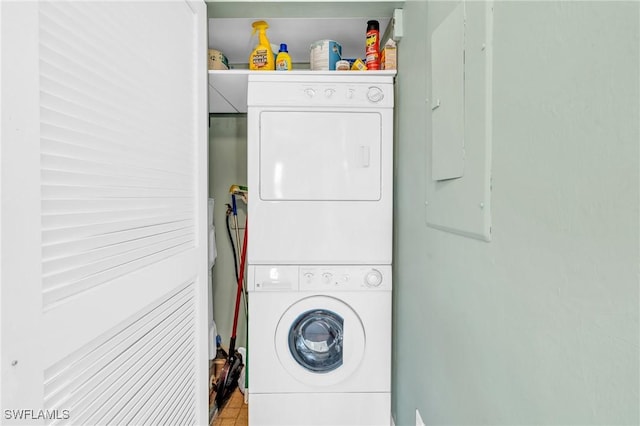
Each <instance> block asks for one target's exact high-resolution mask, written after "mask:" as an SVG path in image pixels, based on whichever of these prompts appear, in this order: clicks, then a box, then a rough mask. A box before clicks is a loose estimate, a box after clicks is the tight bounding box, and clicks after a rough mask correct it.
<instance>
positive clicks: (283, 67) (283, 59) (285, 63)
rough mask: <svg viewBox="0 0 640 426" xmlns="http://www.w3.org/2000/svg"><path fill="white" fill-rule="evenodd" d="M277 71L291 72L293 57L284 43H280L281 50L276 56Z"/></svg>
mask: <svg viewBox="0 0 640 426" xmlns="http://www.w3.org/2000/svg"><path fill="white" fill-rule="evenodd" d="M276 71H291V56H289V52H288V51H287V45H286V44H284V43H280V50H279V51H278V56H276Z"/></svg>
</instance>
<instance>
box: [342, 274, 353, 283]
mask: <svg viewBox="0 0 640 426" xmlns="http://www.w3.org/2000/svg"><path fill="white" fill-rule="evenodd" d="M349 278H351V277H350V276H349V274H344V275H343V276H342V281H344V282H348V281H349Z"/></svg>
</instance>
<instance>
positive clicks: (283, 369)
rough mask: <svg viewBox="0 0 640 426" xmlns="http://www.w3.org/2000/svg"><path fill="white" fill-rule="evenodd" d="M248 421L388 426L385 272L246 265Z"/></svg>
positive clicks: (388, 279)
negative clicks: (247, 274)
mask: <svg viewBox="0 0 640 426" xmlns="http://www.w3.org/2000/svg"><path fill="white" fill-rule="evenodd" d="M248 272H249V277H248V283H249V284H248V286H249V290H250V292H251V293H250V297H249V336H250V344H249V348H250V350H249V362H248V365H249V379H250V392H249V421H250V424H254V425H260V426H262V425H280V426H284V425H292V426H293V425H296V426H304V425H339V424H348V425H367V426H371V425H385V426H388V425H389V422H390V418H391V406H390V405H391V266H390V265H349V266H335V265H332V266H319V265H316V266H314V265H306V266H297V265H294V266H292V265H285V266H283V265H275V266H268V265H258V266H249V271H248Z"/></svg>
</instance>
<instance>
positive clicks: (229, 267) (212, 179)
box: [208, 2, 402, 424]
mask: <svg viewBox="0 0 640 426" xmlns="http://www.w3.org/2000/svg"><path fill="white" fill-rule="evenodd" d="M401 6H402V2H328V3H324V2H264V3H243V2H210V3H208V9H209V48H210V49H216V50H218V51H220V52H222V53H223V54H224V55H225V56H226V57H227V58H228V63H229V66H230V68H232V69H230V70H210V71H209V112H210V117H209V125H210V128H209V195H210V197H211V198H212V199H213V205H214V209H213V221H214V225H215V245H216V253H217V257H216V259H215V265H214V266H213V268H212V269H211V272H212V276H211V288H212V301H213V304H212V306H211V311H212V312H211V313H212V315H213V320H214V322H215V331H214V332H210V338H211V337H212V336H213V335H214V334H217V335H219V336H220V338H219V341H220V342H221V344H222V347H223V348H224V349H227V348H228V346H229V341H230V338H231V333H232V322H233V319H234V302H235V299H236V290H237V286H236V280H237V274H236V272H235V271H234V269H236V268H238V267H239V265H240V263H241V250H239V249H238V243H237V242H236V241H238V240H240V242H242V241H243V240H244V230H245V221H247V214H248V213H249V214H248V217H249V219H248V223H249V227H250V230H249V232H248V235H249V238H248V248H247V250H248V255H247V259H246V263H247V264H248V267H247V270H246V273H247V276H246V287H248V288H249V290H250V291H249V294H248V300H249V303H254V305H255V304H257V303H265V304H268V306H269V311H275V312H269V313H268V314H266V313H265V314H263V313H262V311H263V309H262V308H260V307H258V308H253V309H254V310H255V309H257V310H258V311H256V312H254V311H252V308H249V313H251V314H252V315H255V316H256V319H255V321H254V322H252V318H251V315H249V324H254V325H253V326H251V325H250V331H249V335H250V336H251V337H249V338H248V339H249V348H248V351H249V352H250V354H249V366H248V368H247V375H248V376H249V378H248V380H246V384H247V385H248V388H249V391H248V392H249V398H248V400H249V402H250V404H249V410H250V418H251V417H253V421H256V422H257V423H256V424H262V423H263V422H264V421H265V420H264V419H263V416H267V417H269V416H272V417H273V416H277V414H278V407H279V406H281V405H282V404H287V405H292V404H293V405H299V404H302V405H305V406H306V405H308V401H310V400H309V398H308V397H306V399H305V397H304V396H302V397H299V398H298V399H291V398H289V399H286V400H283V399H282V398H276V399H275V400H270V399H267V400H265V402H264V403H262V405H265V406H269V405H270V406H272V408H271V409H269V408H266V409H263V410H262V411H260V412H257V413H256V412H253V413H252V412H251V410H252V404H251V396H252V391H253V387H254V386H252V385H256V386H255V389H258V390H260V386H261V385H260V383H261V381H264V382H267V383H268V382H270V381H271V382H278V381H281V382H286V379H287V377H286V376H287V375H288V374H287V372H286V369H287V368H291V369H292V370H295V369H296V368H298V367H299V366H293V365H292V366H290V367H287V366H284V367H281V368H283V370H278V366H277V365H275V364H278V365H279V364H280V363H281V362H283V361H282V360H283V359H284V358H288V357H291V356H290V354H289V353H282V354H276V353H275V352H274V355H273V359H271V358H269V355H267V354H262V353H259V352H258V351H260V344H261V343H260V342H261V341H262V340H264V341H265V342H269V341H273V340H274V339H276V337H275V336H274V335H273V334H274V333H275V334H277V333H278V331H277V330H276V331H275V332H274V330H271V329H268V328H264V329H263V328H262V327H261V325H264V324H266V323H270V322H271V323H276V324H277V323H278V321H279V320H280V317H283V318H285V317H286V316H287V315H289V316H291V315H293V317H292V318H291V321H293V320H295V319H296V317H298V316H299V314H300V312H297V313H287V312H285V311H286V310H287V309H286V308H287V306H288V304H290V305H295V303H296V301H297V300H298V299H297V296H293V300H291V301H285V299H286V298H287V297H292V296H291V295H289V296H287V295H286V294H279V293H278V292H277V291H269V290H268V289H267V291H264V293H263V294H264V296H263V294H262V293H258V292H256V293H252V292H251V291H256V290H257V289H256V285H257V286H258V287H260V286H263V287H265V288H266V287H267V286H268V285H273V286H275V287H278V286H281V287H282V286H284V289H286V287H287V285H291V283H293V282H295V284H293V285H294V287H295V288H296V290H297V289H298V284H297V282H298V281H300V280H302V281H304V282H305V283H306V285H311V286H312V287H313V286H314V285H315V286H320V287H322V286H326V285H333V286H336V287H337V286H338V285H342V286H343V287H344V286H345V285H346V286H347V288H344V289H342V291H344V292H345V293H343V294H345V295H346V294H347V293H349V292H351V293H353V292H354V289H355V288H360V287H366V286H367V285H369V284H366V283H370V286H371V287H372V288H375V289H376V290H377V291H375V292H373V293H375V294H372V295H369V294H367V295H365V297H366V298H367V303H369V304H373V305H374V306H377V305H376V303H378V302H376V297H378V298H381V299H380V300H381V302H379V303H378V305H380V306H377V307H376V309H375V311H373V308H368V307H367V306H366V304H365V305H363V307H362V311H364V310H369V311H371V312H369V313H367V312H355V315H354V311H353V310H354V309H356V310H357V308H355V307H354V306H359V305H360V304H362V303H364V302H362V301H360V300H359V298H356V299H358V300H357V301H355V302H353V301H352V302H347V304H346V305H345V306H344V307H342V306H335V307H334V308H335V310H337V311H338V312H340V310H341V309H343V310H344V309H345V308H346V312H344V313H342V316H340V315H339V317H340V318H339V319H337V321H338V322H340V321H347V322H351V321H353V322H354V323H360V322H362V321H365V320H366V321H375V325H374V324H368V325H366V327H367V328H369V327H371V328H372V329H373V327H375V328H377V329H379V330H378V331H379V332H380V333H382V334H381V335H380V337H379V338H377V337H374V336H375V334H376V332H372V331H371V330H369V329H367V333H368V336H367V338H368V339H369V341H368V343H367V344H365V337H364V334H365V333H364V332H360V331H354V330H352V329H350V327H352V325H351V324H349V325H345V329H346V331H345V332H344V333H345V335H346V337H345V340H346V341H345V343H344V345H345V349H344V350H346V351H347V353H346V354H345V356H348V358H347V359H346V360H345V361H344V363H345V364H344V365H342V363H343V360H342V358H341V357H342V354H340V353H339V354H338V355H337V358H336V360H335V365H334V366H333V367H329V370H327V371H331V369H337V371H341V370H345V371H346V370H352V371H351V372H348V371H347V372H340V373H335V372H334V373H333V374H334V375H335V374H340V375H343V376H344V377H349V376H350V375H352V376H353V375H354V374H353V371H354V370H356V369H359V370H361V371H360V373H359V374H360V375H364V374H366V375H371V376H374V377H375V376H376V374H375V371H376V370H378V371H379V369H380V368H382V369H383V371H382V372H381V374H380V375H379V376H380V377H381V379H380V380H377V381H376V380H375V379H371V378H369V379H367V380H365V382H366V383H363V379H362V378H356V379H353V378H352V379H350V380H351V381H352V382H354V383H355V382H359V383H360V384H351V385H349V384H348V383H349V380H345V378H344V377H342V378H340V377H338V378H331V374H324V372H323V371H322V368H323V367H322V366H312V367H311V368H312V369H313V368H316V367H317V368H318V370H317V371H316V372H315V373H309V374H310V375H309V377H308V378H307V380H309V381H310V384H308V386H307V389H302V390H301V391H300V394H301V395H305V394H307V395H308V394H309V393H310V392H311V393H313V392H314V387H315V391H317V390H318V389H324V390H322V392H319V393H318V394H317V395H316V401H317V402H318V403H321V402H322V401H323V398H324V400H325V402H326V403H328V404H333V405H336V398H338V399H342V400H343V401H344V402H343V408H344V409H345V410H344V416H346V415H347V414H348V412H349V411H350V410H349V407H357V406H358V404H360V402H359V401H358V400H357V398H358V397H356V400H355V401H353V402H352V403H351V402H348V401H347V400H348V398H346V399H345V396H347V397H348V396H349V395H350V394H354V392H356V394H357V391H358V390H360V391H362V393H363V395H364V392H367V395H366V397H367V399H368V400H369V403H368V404H369V405H368V407H369V408H367V407H363V408H364V410H363V411H375V410H373V407H374V406H379V407H384V408H383V411H382V412H383V413H385V414H384V418H385V420H386V422H388V421H389V418H390V412H389V404H390V400H389V398H390V396H389V390H390V370H389V365H390V345H391V331H390V330H391V243H392V187H393V184H392V157H393V98H394V79H395V76H396V73H397V71H396V70H379V71H366V72H362V71H348V72H336V71H334V70H330V71H312V70H310V69H309V68H310V64H309V62H310V46H311V44H312V43H313V42H315V41H317V40H324V39H331V40H335V41H337V42H338V43H340V44H341V47H342V52H341V53H342V58H362V59H363V60H364V59H365V42H366V30H367V22H368V21H370V20H377V21H378V22H379V25H380V29H379V32H380V34H379V37H382V36H383V35H384V33H385V32H387V38H391V37H393V34H391V33H392V32H393V30H394V25H393V22H394V14H395V15H396V22H397V21H398V20H399V19H400V18H399V13H401ZM258 19H263V20H265V21H266V22H267V23H268V25H269V28H268V30H267V36H268V38H269V41H270V42H271V45H272V46H279V45H280V44H281V43H285V44H287V46H288V50H289V54H290V55H291V59H292V63H293V71H291V72H264V73H263V72H260V71H251V72H249V71H248V70H247V69H246V68H247V62H248V57H249V54H250V52H251V50H252V49H253V47H254V45H255V44H256V42H257V40H258V39H257V37H255V36H254V37H251V24H252V22H254V21H256V20H258ZM399 24H400V22H398V25H399ZM387 30H388V31H387ZM398 31H400V28H399V27H398V28H397V29H396V32H398ZM396 36H397V34H396ZM396 39H399V38H398V37H396ZM274 53H275V52H274ZM336 78H337V79H336ZM251 79H254V80H258V81H251V82H250V80H251ZM261 80H262V81H261ZM247 93H248V96H247ZM297 96H300V98H299V100H296V99H297V98H296V97H297ZM247 97H248V99H249V105H247ZM336 105H337V106H336ZM251 108H253V111H251ZM252 120H253V121H252ZM383 123H384V125H383ZM252 132H253V133H252ZM287 135H290V137H288V136H287ZM269 138H272V139H274V140H275V139H277V140H278V143H277V144H274V143H272V142H271V139H269ZM281 139H285V140H281ZM270 147H271V148H270ZM247 164H249V165H250V166H249V168H248V166H247ZM279 179H280V180H279ZM232 186H233V188H235V189H236V190H237V189H238V188H242V189H243V191H244V187H247V188H246V194H248V195H246V196H245V192H241V193H239V192H236V194H235V196H233V197H232V194H231V193H232V192H233V188H232ZM232 198H235V205H236V208H235V209H234V208H233V206H232V204H234V200H233V199H232ZM247 199H248V205H247V202H245V201H247ZM376 218H377V219H376ZM236 224H237V225H236ZM236 228H238V229H236ZM352 241H358V243H352ZM353 244H355V245H353ZM240 245H242V244H240ZM234 246H235V247H234ZM329 246H331V249H330V250H327V247H329ZM234 250H235V252H236V253H235V255H234ZM234 257H235V259H234ZM287 280H289V281H290V282H289V283H288V284H287ZM379 281H382V282H383V284H380V282H379ZM361 284H362V285H361ZM302 285H303V286H304V285H305V284H304V283H303V284H302ZM387 285H388V287H386V286H387ZM348 286H353V288H349V287H348ZM385 287H386V290H384V291H380V290H381V289H383V288H385ZM320 290H321V289H320V288H315V287H314V288H311V289H309V290H308V292H307V293H304V294H306V295H310V294H312V293H313V291H315V293H318V292H320ZM324 290H326V289H324ZM325 293H326V291H325ZM354 294H355V293H354ZM380 294H384V296H380ZM325 296H326V294H325ZM252 297H253V298H254V299H252ZM262 297H265V298H266V299H268V300H265V301H264V302H258V300H262V299H259V298H262ZM305 297H306V296H305ZM323 297H324V296H323ZM329 298H330V299H331V300H329V302H330V304H335V303H338V305H340V304H344V302H339V301H337V299H334V298H333V297H331V296H329ZM244 299H245V298H244V294H243V301H242V302H241V303H240V304H239V306H240V308H239V311H240V312H239V315H238V318H239V319H238V325H237V339H236V343H235V345H236V347H243V348H246V346H247V316H246V311H245V308H246V306H247V303H245V301H244ZM347 300H348V299H347ZM277 305H282V306H283V307H282V308H281V309H282V311H281V312H278V311H277V309H278V308H275V306H277ZM347 305H349V306H347ZM266 308H267V306H266V305H265V309H266ZM317 308H318V306H314V305H313V303H311V304H310V305H309V310H314V309H317ZM303 311H304V309H303ZM385 311H386V314H385V313H384V312H385ZM301 312H302V311H301ZM350 315H353V318H351V317H350ZM342 317H344V319H343V318H342ZM361 317H363V318H365V320H363V319H362V318H361ZM369 317H371V318H369ZM347 318H348V319H347ZM319 321H320V323H321V324H324V325H326V324H331V321H336V320H335V319H332V318H322V319H320V320H319ZM336 326H337V327H339V326H341V324H337V323H336ZM274 327H275V324H274ZM252 330H253V331H252ZM251 333H256V334H255V335H253V334H251ZM270 333H271V335H269V334H270ZM338 334H339V336H340V337H339V338H340V339H342V334H341V332H338ZM355 334H362V335H361V336H360V337H358V338H357V339H356V338H355V337H353V336H354V335H355ZM260 335H262V336H260ZM253 339H255V342H258V343H257V344H256V345H255V347H256V348H257V349H255V350H256V352H255V353H251V351H252V350H253V349H254V345H252V343H251V342H252V341H254V340H253ZM358 339H359V340H358ZM376 339H377V340H378V341H376ZM316 343H317V344H318V345H320V344H321V343H320V342H316ZM265 344H267V343H265ZM322 344H323V345H324V344H325V342H324V341H323V342H322ZM376 345H377V346H376ZM365 346H367V347H368V348H369V350H370V351H371V350H372V348H375V347H379V348H381V349H382V351H378V352H381V353H382V354H374V355H371V354H364V353H362V354H361V355H360V356H359V358H357V359H356V358H353V357H352V355H353V352H357V351H361V352H363V351H364V348H365ZM336 347H338V348H339V349H338V350H337V352H340V351H341V350H342V349H340V345H336ZM385 348H386V349H385ZM212 349H213V348H211V347H210V356H211V350H212ZM285 352H287V351H285ZM243 353H246V352H243ZM385 353H386V355H384V354H385ZM291 358H292V359H294V358H295V356H294V357H291ZM329 358H330V356H329ZM265 359H266V360H265ZM252 360H254V361H252ZM297 361H298V362H300V360H297ZM270 362H273V365H271V364H270ZM286 362H288V361H286V360H285V361H284V363H285V364H286ZM302 362H304V360H303V361H302ZM323 362H324V361H323ZM328 362H329V364H330V363H331V362H330V361H328ZM350 363H351V364H350ZM362 363H364V367H362V366H361V364H362ZM293 364H296V363H295V362H294V363H293ZM385 365H386V366H387V367H385ZM252 366H253V368H252ZM385 370H388V371H386V372H385ZM267 371H271V372H272V374H273V376H274V377H262V376H264V375H265V373H266V372H267ZM310 371H311V370H310ZM357 375H358V374H355V376H357ZM243 378H244V375H243ZM289 379H291V380H293V381H294V382H297V381H300V380H303V381H304V380H305V378H304V377H303V376H301V377H293V378H291V377H290V378H289ZM318 380H320V381H322V380H325V381H327V380H329V382H331V381H333V382H335V383H327V384H323V385H322V386H321V387H318V386H317V384H315V385H314V384H313V383H314V382H317V381H318ZM341 382H342V383H343V385H342V387H341V385H340V383H341ZM345 383H346V385H345ZM244 385H245V383H241V386H242V387H243V388H244ZM345 386H346V387H345ZM349 386H351V387H349ZM267 387H268V386H267ZM281 387H282V389H280V391H282V392H286V393H295V392H296V388H295V386H293V387H292V388H287V387H286V385H282V386H281ZM380 390H384V391H385V392H383V393H382V394H381V395H382V396H381V397H380V398H382V399H380V400H377V399H376V397H375V395H376V394H375V393H370V392H375V391H380ZM265 392H266V393H267V394H268V393H270V391H269V390H267V391H265ZM331 394H334V395H338V394H340V395H341V396H339V397H338V396H334V397H333V399H331V398H332V397H330V396H328V395H331ZM372 395H373V398H372ZM327 396H328V397H327ZM327 398H328V399H327ZM245 399H247V398H245ZM260 404H261V402H260V400H258V402H256V403H255V404H253V405H256V406H259V405H260ZM349 404H351V405H349ZM360 405H362V404H360ZM336 406H337V405H336ZM334 411H337V412H338V413H339V412H340V410H339V409H338V410H334ZM251 414H253V415H251ZM376 415H378V416H379V413H377V414H376V413H373V412H372V414H371V416H373V417H370V418H369V419H366V420H365V419H357V418H356V419H354V420H350V419H348V418H347V417H344V416H343V415H342V414H340V416H342V417H337V418H333V420H332V421H345V420H346V421H348V422H350V423H352V422H353V423H354V424H355V423H356V422H363V423H362V424H368V423H370V422H371V421H372V419H375V416H376ZM281 421H285V420H284V419H281ZM289 421H290V422H291V424H294V421H293V420H289ZM327 421H329V420H327ZM365 421H366V423H365ZM327 424H328V423H327ZM358 424H360V423H358Z"/></svg>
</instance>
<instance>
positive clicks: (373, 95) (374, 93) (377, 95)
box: [367, 86, 384, 102]
mask: <svg viewBox="0 0 640 426" xmlns="http://www.w3.org/2000/svg"><path fill="white" fill-rule="evenodd" d="M367 99H369V100H370V101H371V102H380V101H381V100H382V99H384V92H383V91H382V89H380V88H379V87H376V86H371V87H369V91H368V92H367Z"/></svg>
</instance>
